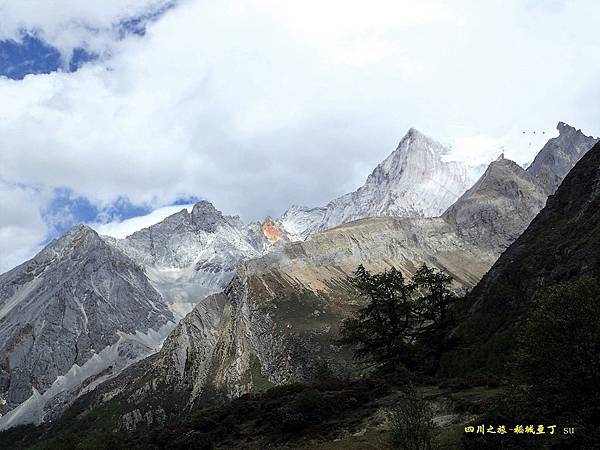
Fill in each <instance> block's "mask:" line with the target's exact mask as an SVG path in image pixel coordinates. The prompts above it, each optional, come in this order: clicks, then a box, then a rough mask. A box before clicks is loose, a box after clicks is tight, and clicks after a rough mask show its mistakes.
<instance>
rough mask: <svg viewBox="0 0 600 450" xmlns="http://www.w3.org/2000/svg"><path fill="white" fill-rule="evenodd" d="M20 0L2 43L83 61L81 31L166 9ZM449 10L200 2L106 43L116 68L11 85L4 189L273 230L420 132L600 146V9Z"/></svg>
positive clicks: (3, 124)
mask: <svg viewBox="0 0 600 450" xmlns="http://www.w3.org/2000/svg"><path fill="white" fill-rule="evenodd" d="M22 3H23V4H24V3H27V2H12V1H10V2H8V1H5V2H4V3H0V5H2V8H3V10H2V13H0V29H2V30H3V31H2V32H3V33H9V34H11V33H12V34H14V33H15V32H16V30H17V29H18V27H20V26H22V25H23V24H25V25H27V24H29V25H28V26H34V27H37V28H39V29H40V30H41V31H40V32H43V33H44V36H47V37H48V39H50V40H51V41H52V42H53V43H54V44H55V45H59V46H62V47H69V46H73V42H75V41H77V40H81V39H84V38H86V36H87V38H89V39H92V40H93V39H94V36H95V34H94V33H87V32H83V31H82V32H81V34H79V32H80V31H81V30H83V29H84V28H85V27H83V28H81V29H78V31H77V33H78V34H77V36H78V37H77V38H76V39H75V38H73V39H72V38H71V37H69V36H68V30H69V27H64V26H63V25H64V24H65V23H77V20H76V18H77V17H79V18H81V20H80V21H79V22H80V23H85V24H87V23H89V24H92V23H95V24H96V25H94V26H95V27H96V28H99V29H104V30H108V29H109V28H110V26H109V24H110V23H112V22H113V21H115V20H118V19H117V18H119V17H123V16H124V15H135V14H139V13H140V11H143V10H146V9H152V8H154V6H155V5H156V4H158V3H160V2H153V1H150V0H148V1H143V0H139V1H134V0H130V1H126V2H122V1H118V2H117V1H112V0H111V1H108V2H102V3H100V2H79V1H74V0H61V1H58V0H57V1H56V2H54V3H56V5H55V6H56V8H55V9H57V12H51V11H50V9H51V8H49V7H46V6H44V5H45V3H44V2H32V3H31V4H35V5H37V9H36V10H34V8H33V7H29V6H19V4H22ZM84 4H85V5H84ZM15 5H17V6H15ZM448 5H449V4H448V3H447V2H434V1H431V2H396V1H394V2H392V1H391V0H390V1H384V0H381V1H375V2H369V3H366V2H359V1H351V2H341V1H338V0H330V1H319V2H317V1H312V0H311V1H308V2H296V1H293V2H289V1H288V2H284V1H277V2H275V1H268V0H264V1H262V0H259V1H248V2H246V1H240V0H229V1H227V0H226V1H223V0H221V1H218V2H217V1H212V0H202V1H201V0H188V1H184V2H180V3H179V4H178V5H177V6H176V7H174V8H173V9H171V10H169V11H168V12H167V13H165V14H164V15H163V16H161V17H160V18H159V19H158V20H157V21H156V22H154V23H152V24H151V25H150V26H149V27H148V29H147V33H146V35H145V36H144V37H135V38H130V39H126V40H122V41H117V40H115V36H113V35H111V32H109V31H107V32H106V33H104V32H103V33H100V34H101V39H102V43H101V44H98V45H101V46H104V47H107V48H110V57H106V58H105V59H101V60H100V61H98V62H97V63H94V64H88V65H86V66H85V67H84V68H83V69H81V70H79V71H78V72H76V73H53V74H49V75H36V76H28V77H26V78H25V79H24V80H22V81H11V80H7V79H0V136H1V137H2V139H1V140H0V179H3V180H6V181H7V182H10V183H13V184H14V183H21V184H25V185H34V186H42V187H44V188H47V189H51V188H54V187H60V186H65V187H69V188H71V189H72V190H73V191H74V192H75V193H76V194H77V195H83V196H86V197H88V198H89V199H90V200H91V201H93V202H95V203H97V204H98V205H100V206H102V205H107V204H110V203H111V202H112V201H114V200H115V199H116V198H119V197H120V196H127V197H128V198H129V199H130V200H131V201H133V202H134V203H139V204H142V203H143V204H147V205H151V206H153V207H160V206H163V205H165V204H169V203H171V202H172V201H173V200H174V199H176V198H178V197H181V196H182V195H196V196H199V197H202V198H207V199H209V200H210V201H212V202H213V203H214V204H215V205H216V206H217V207H218V208H219V209H222V210H223V211H224V212H225V213H228V214H231V213H235V214H238V213H239V214H241V215H242V217H243V218H245V219H258V218H261V217H263V216H264V215H267V214H271V215H277V214H279V213H281V212H282V211H283V210H284V209H285V208H286V206H287V205H289V204H292V203H298V204H309V205H317V204H323V203H325V202H327V201H328V200H330V199H331V198H333V197H334V196H336V195H339V194H342V193H344V192H347V191H348V190H350V189H354V188H356V187H357V186H358V185H360V184H361V183H362V182H363V181H364V178H365V177H366V175H367V174H368V173H369V172H370V171H371V170H372V168H373V167H374V166H375V165H376V164H377V163H378V162H379V161H381V160H382V159H383V158H385V156H387V154H389V152H391V151H392V150H393V149H394V147H395V144H396V143H397V141H398V140H399V139H400V138H401V136H402V135H403V134H404V133H405V131H406V130H407V129H408V128H409V127H410V126H415V127H417V128H419V129H420V130H422V131H423V132H425V133H427V134H429V135H430V136H431V137H433V138H435V139H438V140H440V141H441V142H448V143H455V146H457V147H458V151H460V152H461V155H462V156H461V157H463V158H466V159H471V158H477V159H479V160H485V158H486V157H487V158H492V157H493V158H495V157H496V156H497V146H498V145H500V146H502V145H504V147H505V149H506V154H507V157H514V158H515V159H518V161H519V162H525V161H528V160H530V159H531V158H532V156H533V154H534V153H535V151H537V150H538V149H539V147H541V145H540V144H539V143H537V142H533V143H532V144H531V145H530V146H529V145H528V144H529V142H525V141H520V140H519V139H517V137H518V133H521V130H547V129H549V128H551V127H553V126H554V125H555V124H556V123H557V122H558V121H559V120H563V121H566V122H569V123H571V124H573V125H575V126H577V127H580V128H582V129H583V130H584V131H586V132H587V133H589V134H600V128H599V127H600V125H599V123H598V121H597V117H598V116H599V115H600V106H599V105H596V104H595V103H593V102H590V101H589V99H590V98H595V97H594V95H593V94H597V93H598V92H600V86H599V85H600V81H599V80H600V59H599V58H598V55H600V44H599V42H598V39H597V33H596V28H597V27H596V25H597V23H598V22H599V20H600V4H598V3H597V2H593V1H589V2H581V3H577V4H575V3H567V4H565V5H564V6H562V7H561V8H560V9H558V10H557V9H556V8H553V9H551V10H546V9H544V8H543V7H535V5H533V7H532V6H529V5H526V4H525V3H524V2H520V1H517V0H514V1H490V2H485V5H483V3H482V2H478V1H468V0H461V1H457V2H453V3H452V6H451V7H450V6H448ZM540 5H543V2H542V3H540ZM7 8H8V9H7ZM71 10H72V11H71ZM69 11H71V12H69ZM5 12H7V13H6V14H5ZM11 30H12V31H11ZM62 30H67V32H66V33H67V34H65V35H64V36H62V35H61V34H60V33H62V32H63V31H62ZM57 33H58V34H57ZM53 36H54V37H53ZM513 135H514V136H516V137H514V139H513V138H512V137H511V136H513ZM10 208H11V209H12V208H17V209H18V208H19V206H18V205H13V206H11V207H10Z"/></svg>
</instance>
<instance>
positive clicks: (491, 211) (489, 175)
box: [442, 157, 547, 255]
mask: <svg viewBox="0 0 600 450" xmlns="http://www.w3.org/2000/svg"><path fill="white" fill-rule="evenodd" d="M546 198H547V196H546V194H545V193H544V191H543V188H542V187H541V186H539V185H538V184H537V182H536V180H535V179H534V178H533V176H531V175H530V174H529V173H527V172H526V171H525V170H523V169H522V168H521V167H520V166H519V165H518V164H516V163H515V162H513V161H511V160H509V159H505V158H503V157H500V158H498V159H497V160H496V161H494V162H492V163H491V164H490V165H489V167H488V168H487V170H486V171H485V173H484V174H483V175H482V176H481V178H480V179H479V180H478V181H477V183H475V185H473V187H472V188H471V189H469V190H468V191H467V192H465V193H464V194H463V195H462V196H461V197H460V198H459V199H458V200H457V201H456V203H454V205H452V206H451V207H450V208H448V210H447V211H446V212H445V213H444V214H443V215H442V217H443V218H444V219H445V220H446V221H448V222H449V223H450V224H452V225H453V226H454V227H455V228H456V232H457V234H458V235H459V236H460V237H461V238H463V239H465V240H466V241H467V242H469V243H471V244H473V245H477V246H478V247H479V248H481V249H482V250H483V249H489V250H490V251H492V252H493V253H494V254H496V255H499V254H500V253H502V251H504V249H506V248H507V247H508V246H509V245H510V244H511V243H512V242H513V241H514V240H515V239H516V238H517V237H519V235H520V234H521V233H522V232H523V231H524V230H525V229H526V228H527V226H528V225H529V223H530V222H531V221H532V220H533V218H534V217H535V216H536V214H537V213H538V212H539V211H540V210H541V209H542V208H543V207H544V204H545V203H546Z"/></svg>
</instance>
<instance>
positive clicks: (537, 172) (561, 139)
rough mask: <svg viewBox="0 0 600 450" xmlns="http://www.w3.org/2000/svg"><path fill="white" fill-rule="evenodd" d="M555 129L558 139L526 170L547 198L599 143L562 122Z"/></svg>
mask: <svg viewBox="0 0 600 450" xmlns="http://www.w3.org/2000/svg"><path fill="white" fill-rule="evenodd" d="M556 129H557V130H558V132H559V135H558V137H555V138H552V139H550V140H549V141H548V142H547V143H546V145H545V146H544V147H543V148H542V150H540V152H539V153H538V154H537V156H536V157H535V159H534V160H533V162H532V163H531V165H530V166H529V167H528V168H527V172H528V173H529V174H531V175H532V176H533V177H534V178H535V180H536V182H537V184H539V185H540V186H541V187H542V189H543V191H544V193H545V194H546V195H547V196H548V195H552V194H554V192H555V191H556V189H557V188H558V186H559V185H560V183H561V182H562V180H563V179H564V178H565V176H566V175H567V174H568V173H569V171H570V170H571V169H572V168H573V166H575V164H576V163H577V162H578V161H579V160H580V159H581V157H582V156H583V155H584V154H586V153H587V151H588V150H589V149H591V148H592V147H593V146H594V145H595V144H596V143H597V142H598V141H599V139H598V138H594V137H591V136H586V135H585V134H583V133H582V132H581V130H576V129H575V128H573V127H572V126H570V125H567V124H565V123H564V122H559V123H558V125H557V126H556Z"/></svg>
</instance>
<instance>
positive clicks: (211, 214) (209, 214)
mask: <svg viewBox="0 0 600 450" xmlns="http://www.w3.org/2000/svg"><path fill="white" fill-rule="evenodd" d="M191 220H192V223H193V224H194V225H196V226H197V227H198V228H200V229H201V230H204V231H206V232H208V233H214V232H215V231H216V230H217V227H218V226H219V224H221V223H223V222H224V218H223V213H222V212H221V211H219V210H218V209H217V208H215V207H214V206H213V204H212V203H211V202H209V201H207V200H202V201H199V202H198V203H196V204H195V205H194V207H193V208H192V213H191Z"/></svg>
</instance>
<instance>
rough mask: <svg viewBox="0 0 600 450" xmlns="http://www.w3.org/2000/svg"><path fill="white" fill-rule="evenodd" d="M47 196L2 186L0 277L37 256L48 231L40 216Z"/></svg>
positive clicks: (0, 186)
mask: <svg viewBox="0 0 600 450" xmlns="http://www.w3.org/2000/svg"><path fill="white" fill-rule="evenodd" d="M44 200H45V198H44V196H42V195H40V193H39V192H36V191H34V190H32V189H26V188H23V187H19V186H11V185H6V184H4V183H0V273H4V272H6V271H7V270H9V269H11V268H13V267H14V266H16V265H17V264H20V263H22V262H23V261H25V260H26V259H29V258H31V257H32V256H34V255H35V254H36V253H37V252H38V251H39V250H40V248H41V243H42V241H43V240H44V238H45V237H46V233H47V231H48V230H47V228H46V225H45V224H44V221H43V220H42V216H41V214H40V210H41V208H43V207H44Z"/></svg>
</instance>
